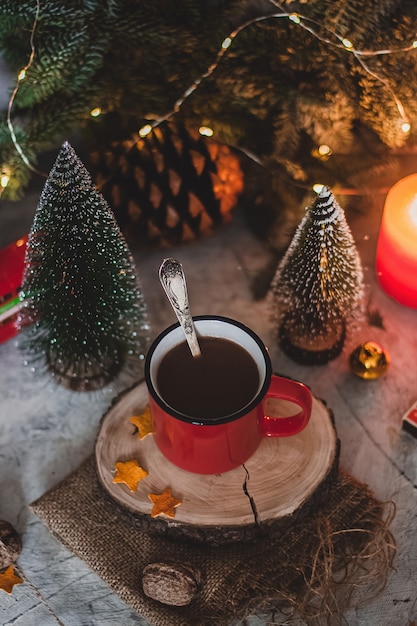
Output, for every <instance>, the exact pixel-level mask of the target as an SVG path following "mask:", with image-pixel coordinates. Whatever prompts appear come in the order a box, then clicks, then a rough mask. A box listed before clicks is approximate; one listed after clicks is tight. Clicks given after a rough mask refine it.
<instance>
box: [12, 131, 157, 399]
mask: <svg viewBox="0 0 417 626" xmlns="http://www.w3.org/2000/svg"><path fill="white" fill-rule="evenodd" d="M21 297H22V300H23V306H22V309H21V314H20V326H21V327H22V330H23V335H22V342H21V345H22V349H23V350H25V351H26V353H27V354H28V355H29V356H30V357H31V361H33V360H35V361H46V364H47V365H48V367H49V368H50V370H51V371H52V372H53V373H54V374H55V376H56V377H57V379H58V380H65V381H67V383H68V381H69V383H68V384H69V386H71V387H74V388H77V387H79V386H80V387H82V388H87V389H88V388H90V387H97V386H101V384H102V383H103V382H106V381H108V380H110V379H111V378H112V377H113V375H114V374H115V372H117V371H118V370H119V369H120V368H121V366H122V365H123V363H124V361H125V360H126V357H127V355H129V354H135V353H136V354H140V353H141V352H142V351H143V348H144V345H145V334H146V333H145V331H146V328H147V325H146V311H145V305H144V302H143V299H142V294H141V292H140V289H139V285H138V277H137V274H136V269H135V266H134V263H133V259H132V257H131V254H130V251H129V249H128V246H127V244H126V242H125V240H124V238H123V236H122V234H121V232H120V229H119V227H118V225H117V223H116V220H115V218H114V215H113V213H112V211H111V209H110V207H109V205H108V204H107V202H106V201H105V200H104V198H103V196H102V195H101V194H100V193H99V192H98V191H97V189H96V188H95V186H94V185H93V183H92V180H91V177H90V174H89V173H88V171H87V170H86V168H85V167H84V165H83V163H82V162H81V160H80V159H79V157H78V156H77V154H76V152H75V150H74V149H73V148H72V146H71V145H70V144H69V143H67V142H66V143H64V145H63V146H62V148H61V150H60V152H59V154H58V157H57V159H56V161H55V164H54V166H53V168H52V170H51V172H50V174H49V177H48V179H47V181H46V183H45V185H44V188H43V190H42V193H41V196H40V200H39V203H38V207H37V210H36V213H35V217H34V221H33V225H32V228H31V231H30V233H29V239H28V244H27V252H26V258H25V270H24V276H23V284H22V295H21ZM71 381H72V382H71Z"/></svg>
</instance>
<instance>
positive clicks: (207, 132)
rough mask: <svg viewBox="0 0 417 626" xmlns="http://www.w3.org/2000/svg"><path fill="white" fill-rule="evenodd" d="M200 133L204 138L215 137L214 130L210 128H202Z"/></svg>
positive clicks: (199, 130)
mask: <svg viewBox="0 0 417 626" xmlns="http://www.w3.org/2000/svg"><path fill="white" fill-rule="evenodd" d="M198 132H199V133H200V135H202V136H203V137H213V135H214V130H213V129H212V128H209V126H200V128H199V129H198Z"/></svg>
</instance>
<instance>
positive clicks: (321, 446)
mask: <svg viewBox="0 0 417 626" xmlns="http://www.w3.org/2000/svg"><path fill="white" fill-rule="evenodd" d="M268 402H271V403H274V404H271V405H269V406H268V413H269V414H279V415H282V416H283V415H285V411H286V410H287V414H290V413H291V412H292V408H291V410H290V412H289V413H288V411H289V406H288V403H285V402H284V401H277V400H273V401H271V400H268ZM147 403H148V394H147V388H146V385H145V383H144V382H142V383H140V384H139V385H137V386H136V387H134V388H133V389H131V390H130V391H129V392H127V393H125V394H124V395H122V396H121V397H120V398H119V399H118V400H117V401H116V403H115V404H114V405H113V406H112V408H111V409H110V410H109V412H108V413H107V414H106V415H105V416H104V417H103V419H102V421H101V425H100V429H99V433H98V436H97V440H96V446H95V454H96V467H97V474H98V477H99V480H100V482H101V484H102V485H103V487H104V489H105V490H106V491H107V493H108V494H109V495H110V496H111V498H113V500H114V501H115V502H117V503H118V504H119V505H121V506H122V507H124V508H125V509H127V510H128V511H129V512H130V513H131V514H133V515H134V516H135V517H136V518H137V520H138V524H139V526H141V527H142V528H145V529H148V530H150V531H156V532H162V533H164V534H167V535H169V536H172V537H181V536H184V537H187V538H189V539H196V540H204V541H208V542H209V543H212V544H221V543H227V542H230V541H236V540H247V539H251V540H252V539H253V538H256V537H257V536H260V535H263V534H264V533H265V532H268V533H270V532H273V531H278V532H281V531H282V529H283V528H285V526H286V525H288V522H291V521H294V519H295V517H296V516H297V518H298V516H300V515H303V514H305V513H306V512H307V511H309V510H310V509H311V507H315V506H318V504H319V503H320V502H321V501H322V498H323V497H326V492H327V489H328V488H329V486H330V485H331V483H332V481H333V478H334V476H335V475H336V472H337V466H338V457H339V442H338V439H337V434H336V431H335V428H334V424H333V419H332V416H331V413H330V411H329V410H328V409H327V408H326V407H325V405H324V404H323V403H322V402H321V401H320V400H318V399H316V398H313V410H312V415H311V418H310V422H309V424H308V426H307V427H306V428H305V429H304V431H302V432H301V433H299V434H298V435H295V436H293V437H286V438H266V439H264V440H263V441H262V443H261V444H260V446H259V447H258V449H257V451H256V452H255V453H254V454H253V456H252V457H251V458H250V459H249V460H248V461H247V462H246V463H245V464H244V465H242V466H240V467H238V468H236V469H234V470H231V471H229V472H225V473H224V474H213V475H212V474H210V475H202V474H194V473H191V472H187V471H185V470H182V469H180V468H178V467H176V466H175V465H173V464H172V463H171V462H170V461H168V460H167V459H166V458H165V457H164V456H163V454H162V453H161V452H160V451H159V449H158V447H157V446H156V444H155V441H154V438H153V435H152V434H149V435H147V436H145V437H144V438H143V439H140V437H139V434H138V430H137V428H136V426H135V425H134V424H133V423H132V422H131V417H132V416H135V415H136V416H138V415H140V414H141V413H143V412H144V410H145V408H146V407H147ZM131 460H135V461H137V463H138V465H140V467H142V468H143V469H144V470H146V472H148V474H147V476H146V477H145V478H142V479H141V480H140V481H139V482H138V485H137V489H136V490H135V491H131V490H130V489H129V487H127V485H125V484H122V483H115V482H113V479H114V476H115V474H116V470H115V466H116V463H119V462H126V461H131ZM166 488H169V489H170V491H171V493H172V495H173V497H174V498H175V499H177V500H179V501H180V505H178V506H177V507H176V508H175V515H174V517H173V518H171V517H168V516H166V515H160V516H158V517H152V516H151V513H152V506H153V505H152V502H151V500H150V499H149V497H148V496H149V494H160V493H162V492H163V491H164V490H165V489H166Z"/></svg>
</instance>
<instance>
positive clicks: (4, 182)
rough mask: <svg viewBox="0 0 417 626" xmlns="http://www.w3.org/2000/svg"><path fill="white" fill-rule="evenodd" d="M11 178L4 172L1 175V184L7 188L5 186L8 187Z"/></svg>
mask: <svg viewBox="0 0 417 626" xmlns="http://www.w3.org/2000/svg"><path fill="white" fill-rule="evenodd" d="M9 180H10V176H9V175H8V174H2V175H1V177H0V186H1V187H3V189H5V187H7V185H8V184H9Z"/></svg>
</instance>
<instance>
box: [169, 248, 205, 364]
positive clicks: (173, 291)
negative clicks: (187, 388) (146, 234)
mask: <svg viewBox="0 0 417 626" xmlns="http://www.w3.org/2000/svg"><path fill="white" fill-rule="evenodd" d="M159 280H160V281H161V284H162V287H163V288H164V291H165V293H166V295H167V296H168V300H169V301H170V303H171V306H172V308H173V309H174V311H175V315H176V316H177V318H178V321H179V323H180V324H181V327H182V329H183V331H184V333H185V338H186V340H187V343H188V345H189V348H190V350H191V354H192V355H193V356H194V357H197V356H200V354H201V350H200V346H199V343H198V339H197V333H196V330H195V326H194V322H193V318H192V317H191V313H190V307H189V304H188V295H187V285H186V282H185V275H184V271H183V269H182V265H181V263H180V262H179V261H177V260H176V259H164V260H163V261H162V264H161V267H160V268H159Z"/></svg>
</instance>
